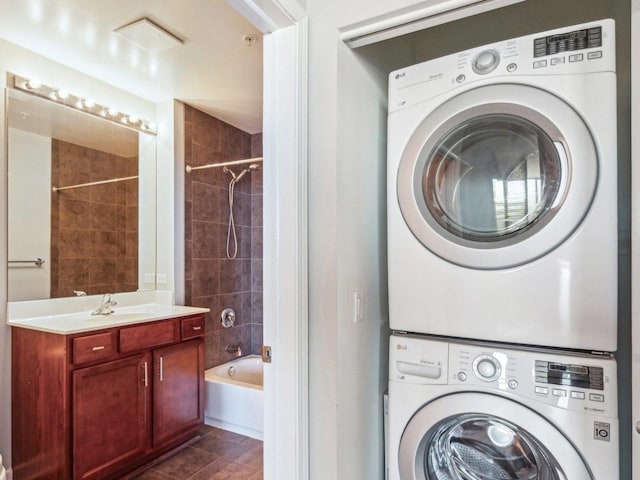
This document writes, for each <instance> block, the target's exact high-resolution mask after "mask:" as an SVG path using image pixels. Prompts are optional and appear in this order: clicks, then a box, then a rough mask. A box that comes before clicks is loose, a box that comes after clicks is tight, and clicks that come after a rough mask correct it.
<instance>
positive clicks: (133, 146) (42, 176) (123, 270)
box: [5, 88, 156, 301]
mask: <svg viewBox="0 0 640 480" xmlns="http://www.w3.org/2000/svg"><path fill="white" fill-rule="evenodd" d="M5 100H6V105H7V144H8V165H7V170H8V188H7V190H8V237H9V238H8V260H9V265H8V299H9V301H24V300H40V299H46V298H59V297H69V296H74V295H84V294H87V295H96V294H102V293H107V292H110V293H116V292H130V291H141V290H153V289H155V255H156V240H155V239H156V140H155V136H153V135H151V134H145V133H139V132H137V131H135V130H132V129H130V128H127V127H125V126H121V125H119V124H116V123H114V122H111V121H109V120H106V119H102V118H99V117H96V116H94V115H89V114H87V113H83V112H81V111H78V110H75V109H73V108H69V107H66V106H63V105H60V104H56V103H55V102H53V101H49V100H46V99H43V98H39V97H37V96H34V95H30V94H27V93H24V92H21V91H19V90H16V89H11V88H9V89H7V90H6V97H5ZM145 280H146V281H145Z"/></svg>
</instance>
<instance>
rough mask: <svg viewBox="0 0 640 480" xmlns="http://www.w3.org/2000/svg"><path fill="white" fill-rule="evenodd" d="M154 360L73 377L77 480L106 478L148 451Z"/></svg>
mask: <svg viewBox="0 0 640 480" xmlns="http://www.w3.org/2000/svg"><path fill="white" fill-rule="evenodd" d="M150 368H151V365H150V354H148V353H147V354H142V355H136V356H134V357H129V358H125V359H123V360H115V361H112V362H108V363H104V364H100V365H96V366H93V367H88V368H83V369H80V370H76V371H74V372H73V472H74V477H73V478H74V479H90V478H104V477H105V476H106V475H109V474H110V473H112V472H115V471H117V470H119V469H120V468H121V467H123V466H125V465H126V464H127V463H128V462H129V461H132V460H134V459H136V458H138V457H141V456H142V455H144V453H145V450H146V449H147V447H148V439H149V418H150V408H149V407H150V400H149V389H150V380H151V371H150Z"/></svg>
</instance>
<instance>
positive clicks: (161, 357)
mask: <svg viewBox="0 0 640 480" xmlns="http://www.w3.org/2000/svg"><path fill="white" fill-rule="evenodd" d="M160 381H162V357H160Z"/></svg>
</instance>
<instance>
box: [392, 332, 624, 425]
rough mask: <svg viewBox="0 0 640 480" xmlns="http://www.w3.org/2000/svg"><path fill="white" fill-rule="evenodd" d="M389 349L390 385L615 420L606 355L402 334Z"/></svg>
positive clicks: (612, 376) (611, 365)
mask: <svg viewBox="0 0 640 480" xmlns="http://www.w3.org/2000/svg"><path fill="white" fill-rule="evenodd" d="M390 347H391V348H390V352H389V360H390V371H389V381H390V382H403V383H413V384H423V385H443V386H444V385H447V386H448V387H447V388H448V389H449V390H450V389H451V386H457V387H459V389H460V390H465V389H471V390H482V391H495V392H496V393H500V394H504V395H507V396H509V397H516V398H517V397H526V398H529V399H534V400H536V401H539V402H542V403H546V404H550V405H554V406H557V407H560V408H565V409H570V410H577V411H586V412H593V413H594V414H599V415H607V416H611V417H615V416H617V402H618V398H617V388H616V374H617V373H616V362H615V360H614V359H613V358H611V357H610V356H608V355H603V356H600V355H591V354H585V353H576V352H565V351H557V350H551V349H527V348H522V349H520V348H506V347H505V346H504V345H502V344H492V343H488V342H477V343H476V342H469V343H463V342H459V343H458V342H451V341H448V340H446V339H442V338H437V337H429V336H424V337H423V336H417V335H404V334H403V335H393V336H392V337H391V344H390Z"/></svg>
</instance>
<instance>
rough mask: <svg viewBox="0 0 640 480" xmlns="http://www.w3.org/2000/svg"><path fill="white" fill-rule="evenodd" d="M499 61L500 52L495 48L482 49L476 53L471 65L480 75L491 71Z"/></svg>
mask: <svg viewBox="0 0 640 480" xmlns="http://www.w3.org/2000/svg"><path fill="white" fill-rule="evenodd" d="M499 63H500V53H499V52H497V51H496V50H484V51H482V52H480V53H479V54H478V55H476V58H474V59H473V63H472V65H471V67H472V68H473V71H474V72H476V73H477V74H480V75H486V74H487V73H490V72H493V71H494V70H495V69H496V68H497V66H498V64H499Z"/></svg>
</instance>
